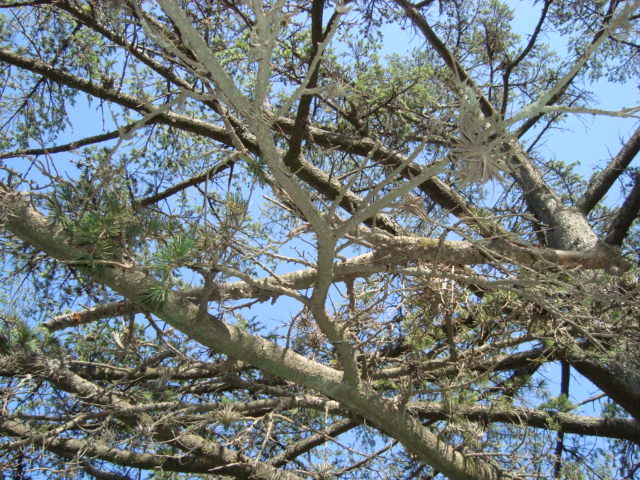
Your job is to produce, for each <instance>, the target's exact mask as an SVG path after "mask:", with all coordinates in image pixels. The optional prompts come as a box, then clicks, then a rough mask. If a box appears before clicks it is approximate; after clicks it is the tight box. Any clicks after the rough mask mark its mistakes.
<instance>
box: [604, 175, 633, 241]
mask: <svg viewBox="0 0 640 480" xmlns="http://www.w3.org/2000/svg"><path fill="white" fill-rule="evenodd" d="M639 212H640V174H636V175H635V177H634V179H633V188H632V189H631V192H629V195H627V198H626V199H625V201H624V203H623V204H622V206H621V207H620V211H619V212H618V213H617V215H616V216H615V218H614V219H613V222H611V226H610V227H609V233H608V234H607V237H606V238H605V242H607V243H608V244H609V245H616V246H618V247H620V246H622V241H623V240H624V237H626V236H627V233H628V232H629V229H630V228H631V225H633V222H634V221H635V220H636V219H637V218H638V213H639Z"/></svg>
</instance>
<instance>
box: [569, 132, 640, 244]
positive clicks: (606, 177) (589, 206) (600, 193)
mask: <svg viewBox="0 0 640 480" xmlns="http://www.w3.org/2000/svg"><path fill="white" fill-rule="evenodd" d="M638 151H640V127H639V128H638V129H636V131H635V132H634V133H633V135H631V138H629V140H627V142H626V143H625V144H624V146H623V147H622V149H621V150H620V152H618V154H617V155H616V156H615V157H614V158H613V159H612V160H611V162H609V164H608V165H607V166H606V167H605V169H604V170H602V171H601V172H599V173H597V174H595V175H594V176H593V177H592V178H591V181H590V182H589V187H588V188H587V191H586V192H584V195H582V197H581V198H580V200H579V201H578V203H577V204H576V207H577V208H579V209H580V211H581V212H582V213H584V214H587V213H589V212H590V211H591V210H593V207H595V206H596V205H597V204H598V202H599V201H600V200H602V198H603V197H604V196H605V195H606V194H607V192H608V191H609V189H610V188H611V186H612V185H613V182H615V181H616V179H617V178H618V177H619V176H620V175H621V174H622V173H623V172H624V171H625V169H626V168H627V167H628V166H629V164H630V163H631V161H632V160H633V159H634V158H635V156H636V155H637V154H638ZM608 243H611V242H608ZM613 245H616V244H615V243H614V244H613Z"/></svg>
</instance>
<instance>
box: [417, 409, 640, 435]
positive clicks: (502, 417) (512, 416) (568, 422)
mask: <svg viewBox="0 0 640 480" xmlns="http://www.w3.org/2000/svg"><path fill="white" fill-rule="evenodd" d="M408 407H409V410H412V411H414V412H415V413H416V414H417V415H418V416H420V417H422V418H425V419H429V420H447V419H449V418H451V417H456V418H460V417H462V418H465V419H467V420H471V421H473V422H480V423H484V424H490V423H494V422H499V423H508V424H511V425H523V426H524V425H526V426H529V427H534V428H542V429H545V430H557V431H558V432H564V433H573V434H577V435H593V436H603V437H607V438H618V439H621V440H629V441H631V442H634V443H637V444H640V423H638V422H637V421H636V420H631V419H627V418H601V417H587V416H584V415H576V414H573V413H565V412H557V411H545V410H533V409H528V408H520V407H510V408H508V409H501V408H499V407H495V406H491V405H473V406H466V405H460V404H457V405H456V406H455V407H454V408H453V410H452V409H451V407H450V406H448V405H443V404H440V403H427V402H415V403H410V404H409V405H408Z"/></svg>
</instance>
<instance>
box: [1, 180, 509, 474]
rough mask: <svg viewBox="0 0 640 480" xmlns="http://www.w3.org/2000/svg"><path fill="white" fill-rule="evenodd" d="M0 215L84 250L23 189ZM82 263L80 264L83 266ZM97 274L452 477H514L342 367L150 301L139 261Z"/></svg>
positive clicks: (29, 236) (25, 231) (30, 232)
mask: <svg viewBox="0 0 640 480" xmlns="http://www.w3.org/2000/svg"><path fill="white" fill-rule="evenodd" d="M0 207H2V208H0V212H1V213H2V215H0V220H2V221H3V222H4V224H5V226H6V228H8V229H9V230H10V231H11V232H12V233H13V234H14V235H17V236H18V237H20V238H21V239H22V240H23V241H26V242H27V243H29V244H31V245H33V246H34V247H36V248H38V249H41V250H43V251H45V252H46V253H47V254H48V255H50V256H52V257H53V258H56V259H58V260H60V261H62V262H75V261H77V260H79V259H82V258H84V255H85V253H84V252H82V251H80V250H78V249H76V248H74V247H72V246H70V245H69V244H68V242H67V240H66V238H65V237H64V236H63V235H62V234H61V233H60V232H58V231H55V230H52V227H51V225H50V223H49V222H48V221H47V220H46V219H45V218H44V217H43V216H42V215H41V214H40V213H38V212H37V211H36V210H34V209H33V208H32V207H31V206H30V205H29V203H28V201H26V199H25V198H23V197H22V196H21V195H19V194H17V193H15V192H10V191H6V190H4V189H3V190H2V191H0ZM81 268H82V267H81ZM84 270H85V273H86V274H87V275H90V276H91V277H92V278H93V279H94V280H95V281H97V282H99V283H102V284H104V285H107V286H109V287H110V288H112V289H113V290H114V291H116V292H118V293H120V294H122V295H125V296H126V297H128V298H129V299H130V300H131V301H133V302H134V303H138V304H141V305H145V304H146V305H148V310H149V311H150V312H152V313H153V314H155V315H156V316H158V317H159V318H162V319H163V320H165V321H166V322H167V323H169V324H170V325H172V326H173V327H174V328H177V329H178V330H181V331H182V332H183V333H185V334H186V335H188V336H189V337H191V338H192V339H194V340H196V341H198V342H200V343H201V344H202V345H205V346H207V347H209V348H212V349H213V350H214V351H216V352H220V353H224V354H226V355H229V356H231V357H232V358H235V359H238V360H241V361H243V362H246V363H249V364H252V365H259V366H260V368H261V369H263V370H265V371H267V372H269V373H271V374H273V375H276V376H279V377H282V378H285V379H287V380H290V381H292V382H295V383H297V384H299V385H303V386H305V387H307V388H311V389H314V390H316V391H319V392H321V393H323V394H324V395H327V396H329V397H331V398H334V399H336V400H338V401H340V402H341V403H343V404H344V405H345V407H346V408H348V409H350V410H351V411H353V412H354V413H355V414H356V415H360V416H362V417H364V418H365V419H367V420H368V421H370V422H371V423H373V424H374V425H376V426H377V427H378V428H380V429H381V430H382V431H384V432H386V433H388V434H389V435H391V436H393V437H394V438H396V439H398V440H399V441H400V442H401V443H403V444H404V445H405V447H406V448H407V449H409V450H410V451H412V452H414V453H415V454H416V455H417V456H418V457H420V458H421V459H422V460H423V461H425V462H427V463H429V464H430V465H432V466H433V467H434V468H436V469H438V470H439V471H441V472H443V473H444V474H446V475H448V476H450V477H453V478H469V479H475V478H477V479H479V480H480V479H483V480H486V479H489V480H492V479H497V478H500V477H501V476H502V478H508V477H509V476H508V475H506V473H504V472H501V471H500V470H498V469H497V468H495V467H494V466H492V465H490V464H487V463H484V462H481V461H478V460H475V459H471V458H467V457H465V456H463V455H462V454H460V453H459V452H457V451H455V450H454V449H453V448H452V447H451V446H449V445H447V444H446V443H444V442H443V441H442V440H440V439H439V438H438V437H437V436H436V435H435V434H433V433H431V432H430V431H428V430H427V429H426V428H425V427H424V426H422V425H421V424H420V422H418V421H417V420H415V419H413V418H410V417H407V416H406V414H405V413H404V412H403V411H402V410H398V408H397V406H395V405H394V404H393V403H391V402H389V401H388V400H384V399H382V398H380V396H379V395H378V394H377V393H376V392H374V391H371V390H370V389H369V388H367V387H366V386H364V385H360V387H359V388H358V389H354V386H353V385H352V384H349V383H346V382H343V380H342V377H343V374H342V372H339V371H336V370H334V369H332V368H329V367H326V366H324V365H321V364H319V363H317V362H315V361H312V360H309V359H307V358H305V357H303V356H301V355H298V354H296V353H294V352H292V351H291V350H285V349H283V348H281V347H279V346H277V345H276V344H274V343H272V342H269V341H267V340H265V339H264V338H261V337H258V336H254V335H251V334H249V333H247V332H246V331H243V330H240V329H238V328H236V327H234V326H232V325H229V324H227V323H225V322H223V321H221V320H218V319H216V318H214V317H213V316H208V317H205V318H204V319H203V318H202V316H201V315H200V312H199V309H198V307H197V306H196V305H194V304H192V303H190V302H188V301H185V300H184V299H182V298H180V297H178V296H177V295H175V294H173V293H169V294H168V295H167V298H166V301H165V302H164V303H162V304H161V305H158V304H154V305H149V304H148V301H147V296H146V295H145V292H146V291H148V290H149V289H150V288H153V287H154V286H155V285H156V282H155V280H153V279H152V278H149V276H148V275H147V274H146V273H145V272H144V271H142V270H140V269H138V268H135V267H133V268H130V269H123V268H121V267H118V266H111V267H109V266H105V267H99V268H92V269H91V268H84Z"/></svg>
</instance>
